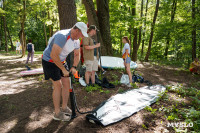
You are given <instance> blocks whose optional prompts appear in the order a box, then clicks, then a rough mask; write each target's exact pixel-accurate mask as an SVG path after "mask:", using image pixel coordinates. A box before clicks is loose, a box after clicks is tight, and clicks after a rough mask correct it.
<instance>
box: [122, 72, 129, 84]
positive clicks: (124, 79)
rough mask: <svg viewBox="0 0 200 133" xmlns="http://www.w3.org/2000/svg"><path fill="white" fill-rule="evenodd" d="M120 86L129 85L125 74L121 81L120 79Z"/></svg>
mask: <svg viewBox="0 0 200 133" xmlns="http://www.w3.org/2000/svg"><path fill="white" fill-rule="evenodd" d="M120 83H121V84H129V77H128V75H127V74H123V75H122V77H121V79H120Z"/></svg>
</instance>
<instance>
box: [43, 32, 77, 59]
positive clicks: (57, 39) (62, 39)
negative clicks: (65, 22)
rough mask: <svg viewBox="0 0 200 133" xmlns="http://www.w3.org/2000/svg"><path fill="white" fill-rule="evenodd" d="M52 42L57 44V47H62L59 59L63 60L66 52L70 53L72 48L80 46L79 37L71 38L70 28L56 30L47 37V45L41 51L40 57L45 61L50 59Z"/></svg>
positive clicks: (66, 54)
mask: <svg viewBox="0 0 200 133" xmlns="http://www.w3.org/2000/svg"><path fill="white" fill-rule="evenodd" d="M54 44H57V45H58V46H59V47H61V48H62V51H61V53H60V55H59V57H60V60H61V61H64V60H65V59H66V57H67V56H68V54H70V53H71V52H72V51H73V50H74V49H79V48H80V41H79V39H78V40H73V39H72V38H71V29H66V30H61V31H58V32H56V33H55V34H54V35H53V36H52V37H51V38H50V39H49V42H48V46H47V48H46V49H45V50H44V52H43V58H42V59H44V60H45V61H49V62H51V61H52V59H51V57H50V54H51V51H52V47H53V45H54Z"/></svg>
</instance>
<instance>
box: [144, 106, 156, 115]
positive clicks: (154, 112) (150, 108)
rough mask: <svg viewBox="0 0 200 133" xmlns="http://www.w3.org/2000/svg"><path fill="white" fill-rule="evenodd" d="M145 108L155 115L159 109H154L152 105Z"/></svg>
mask: <svg viewBox="0 0 200 133" xmlns="http://www.w3.org/2000/svg"><path fill="white" fill-rule="evenodd" d="M144 110H146V111H148V112H151V114H153V115H155V114H156V111H157V109H153V108H152V107H150V106H146V107H145V108H144Z"/></svg>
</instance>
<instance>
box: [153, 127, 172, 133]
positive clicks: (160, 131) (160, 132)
mask: <svg viewBox="0 0 200 133" xmlns="http://www.w3.org/2000/svg"><path fill="white" fill-rule="evenodd" d="M154 133H169V130H167V129H166V127H163V126H157V127H155V129H154Z"/></svg>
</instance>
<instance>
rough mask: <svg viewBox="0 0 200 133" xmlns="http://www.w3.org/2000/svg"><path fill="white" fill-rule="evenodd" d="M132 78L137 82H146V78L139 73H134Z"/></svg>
mask: <svg viewBox="0 0 200 133" xmlns="http://www.w3.org/2000/svg"><path fill="white" fill-rule="evenodd" d="M132 80H133V83H135V82H139V83H144V78H143V77H142V76H140V75H139V74H135V73H133V76H132Z"/></svg>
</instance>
